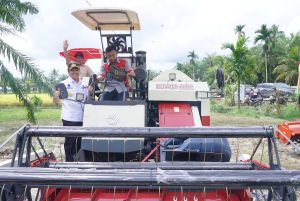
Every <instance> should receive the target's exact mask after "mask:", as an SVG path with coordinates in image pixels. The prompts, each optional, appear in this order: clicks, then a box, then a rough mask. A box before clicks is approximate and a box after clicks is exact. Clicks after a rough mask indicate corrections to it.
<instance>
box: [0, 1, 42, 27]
mask: <svg viewBox="0 0 300 201" xmlns="http://www.w3.org/2000/svg"><path fill="white" fill-rule="evenodd" d="M28 13H30V14H36V13H38V8H37V7H36V6H35V5H33V4H32V3H30V2H20V0H1V1H0V21H2V22H4V23H6V24H8V25H10V26H12V27H14V28H15V29H16V30H17V31H23V30H24V28H25V22H24V19H23V17H22V15H25V14H28Z"/></svg>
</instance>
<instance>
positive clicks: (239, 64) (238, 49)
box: [222, 36, 252, 109]
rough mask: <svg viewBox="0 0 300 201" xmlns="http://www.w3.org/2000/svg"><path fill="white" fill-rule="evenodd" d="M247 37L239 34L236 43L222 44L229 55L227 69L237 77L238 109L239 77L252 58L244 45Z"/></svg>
mask: <svg viewBox="0 0 300 201" xmlns="http://www.w3.org/2000/svg"><path fill="white" fill-rule="evenodd" d="M246 42H247V38H245V36H241V37H240V38H238V40H237V42H236V44H235V45H234V44H232V43H225V44H223V47H222V49H229V50H230V51H231V55H230V57H229V58H228V63H227V64H228V65H226V67H227V70H228V72H229V73H230V74H232V75H233V76H236V78H237V84H238V109H240V86H241V77H242V74H243V73H244V71H245V69H246V68H247V67H248V66H252V60H251V58H249V56H248V51H249V50H248V47H247V45H246Z"/></svg>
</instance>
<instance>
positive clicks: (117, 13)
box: [72, 8, 141, 30]
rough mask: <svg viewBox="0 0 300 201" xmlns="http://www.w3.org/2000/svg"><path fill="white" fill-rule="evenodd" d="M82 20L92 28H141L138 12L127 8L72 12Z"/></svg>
mask: <svg viewBox="0 0 300 201" xmlns="http://www.w3.org/2000/svg"><path fill="white" fill-rule="evenodd" d="M72 15H73V16H75V17H76V18H77V19H78V20H79V21H80V22H82V23H83V24H84V25H86V26H87V27H88V28H90V29H92V30H98V28H101V30H130V28H131V27H132V28H133V29H134V30H140V29H141V27H140V22H139V18H138V15H137V13H136V12H134V11H131V10H125V9H110V8H108V9H103V8H102V9H97V8H94V9H84V10H77V11H74V12H72Z"/></svg>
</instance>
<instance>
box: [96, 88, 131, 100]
mask: <svg viewBox="0 0 300 201" xmlns="http://www.w3.org/2000/svg"><path fill="white" fill-rule="evenodd" d="M127 98H128V92H127V91H124V92H121V93H119V92H118V91H117V90H116V89H114V90H113V91H111V92H108V91H105V92H103V94H102V96H101V100H103V101H107V100H114V101H125V100H126V99H127Z"/></svg>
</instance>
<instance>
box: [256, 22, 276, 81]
mask: <svg viewBox="0 0 300 201" xmlns="http://www.w3.org/2000/svg"><path fill="white" fill-rule="evenodd" d="M255 33H257V35H256V37H255V39H254V43H255V44H256V43H257V42H258V41H262V42H263V53H264V60H265V70H266V78H265V79H266V82H268V53H269V50H270V46H271V43H272V36H273V35H272V31H271V30H270V29H268V27H267V25H266V24H263V25H261V27H260V29H258V30H256V31H255Z"/></svg>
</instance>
